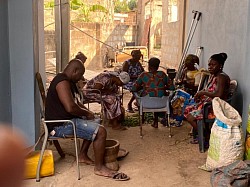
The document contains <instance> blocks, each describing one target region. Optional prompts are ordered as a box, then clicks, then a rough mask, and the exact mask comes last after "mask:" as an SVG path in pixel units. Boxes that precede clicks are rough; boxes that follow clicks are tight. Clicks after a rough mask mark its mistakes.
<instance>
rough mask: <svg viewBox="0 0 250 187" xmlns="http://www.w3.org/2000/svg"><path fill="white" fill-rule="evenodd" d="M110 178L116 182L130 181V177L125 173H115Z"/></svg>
mask: <svg viewBox="0 0 250 187" xmlns="http://www.w3.org/2000/svg"><path fill="white" fill-rule="evenodd" d="M110 178H112V179H113V180H115V181H127V180H129V179H130V177H129V176H127V175H126V174H125V173H122V172H117V173H114V174H113V175H112V176H111V177H110Z"/></svg>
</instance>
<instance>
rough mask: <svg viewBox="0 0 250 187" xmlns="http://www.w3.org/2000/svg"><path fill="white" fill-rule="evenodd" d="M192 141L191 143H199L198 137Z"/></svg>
mask: <svg viewBox="0 0 250 187" xmlns="http://www.w3.org/2000/svg"><path fill="white" fill-rule="evenodd" d="M190 143H191V144H198V143H199V141H198V138H195V139H192V140H190Z"/></svg>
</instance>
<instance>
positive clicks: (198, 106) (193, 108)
mask: <svg viewBox="0 0 250 187" xmlns="http://www.w3.org/2000/svg"><path fill="white" fill-rule="evenodd" d="M216 88H217V77H211V78H210V79H209V81H208V84H207V86H206V88H205V91H208V92H214V91H215V90H216ZM222 99H227V95H226V97H225V98H222ZM212 100H213V98H210V97H208V96H202V97H201V99H200V102H199V103H195V104H193V105H190V106H187V107H186V108H185V112H184V116H185V117H187V115H188V114H191V115H192V116H193V117H195V119H196V120H200V119H203V106H204V104H205V103H206V102H210V101H212ZM214 117H215V116H214V113H213V109H212V108H210V109H209V115H208V118H210V119H211V118H214Z"/></svg>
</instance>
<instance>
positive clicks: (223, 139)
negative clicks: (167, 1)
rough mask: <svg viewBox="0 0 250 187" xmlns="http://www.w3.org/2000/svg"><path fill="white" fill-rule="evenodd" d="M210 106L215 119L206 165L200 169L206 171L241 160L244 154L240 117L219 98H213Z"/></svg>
mask: <svg viewBox="0 0 250 187" xmlns="http://www.w3.org/2000/svg"><path fill="white" fill-rule="evenodd" d="M212 104H213V111H214V114H215V116H216V118H215V121H214V124H213V126H212V129H211V135H210V140H209V149H208V155H207V160H206V164H205V165H204V166H202V167H200V169H203V170H206V171H212V170H213V169H215V168H218V167H221V166H226V165H229V164H231V163H233V162H235V161H236V160H242V159H243V154H244V146H243V134H242V129H241V123H242V119H241V116H240V115H239V113H238V112H237V111H236V110H235V109H234V108H233V107H232V106H231V105H229V104H228V103H227V102H226V101H224V100H221V99H220V98H219V97H216V98H214V99H213V101H212Z"/></svg>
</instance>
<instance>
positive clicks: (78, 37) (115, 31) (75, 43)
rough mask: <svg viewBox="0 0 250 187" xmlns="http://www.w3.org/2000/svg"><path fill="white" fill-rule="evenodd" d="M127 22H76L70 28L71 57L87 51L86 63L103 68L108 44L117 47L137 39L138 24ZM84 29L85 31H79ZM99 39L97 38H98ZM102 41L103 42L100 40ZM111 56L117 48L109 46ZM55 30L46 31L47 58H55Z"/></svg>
mask: <svg viewBox="0 0 250 187" xmlns="http://www.w3.org/2000/svg"><path fill="white" fill-rule="evenodd" d="M131 21H132V22H133V23H134V24H129V20H127V22H126V23H124V24H121V23H118V24H105V23H103V24H99V23H83V22H75V23H72V24H73V26H75V27H77V28H78V29H77V28H75V27H71V29H70V58H74V56H75V55H76V54H77V52H78V51H82V52H84V53H86V55H87V57H88V59H87V61H86V63H85V65H86V67H87V68H88V69H90V70H96V69H101V68H102V65H103V62H102V59H103V56H104V54H105V51H106V45H104V44H103V43H101V42H104V43H105V44H108V45H109V46H112V47H113V48H116V46H117V45H118V46H120V47H121V45H122V44H125V43H126V42H134V41H136V28H137V27H136V25H135V22H134V20H131ZM79 29H80V30H82V31H83V32H81V31H79ZM96 39H97V40H96ZM99 41H101V42H99ZM108 50H109V57H110V58H115V50H114V49H112V48H111V47H108ZM53 51H55V32H54V31H53V30H46V31H45V53H46V59H47V58H55V53H53Z"/></svg>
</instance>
